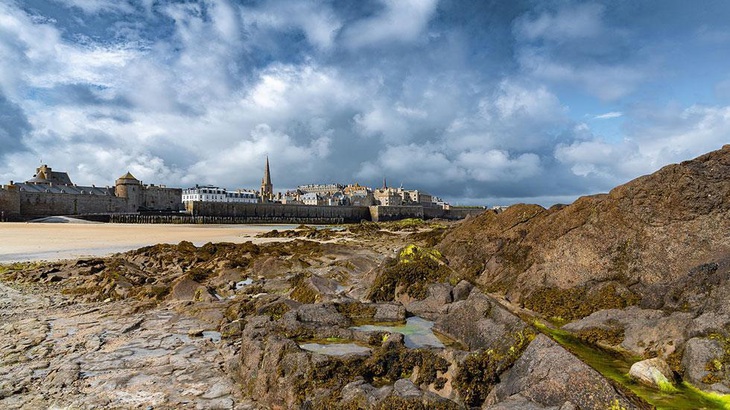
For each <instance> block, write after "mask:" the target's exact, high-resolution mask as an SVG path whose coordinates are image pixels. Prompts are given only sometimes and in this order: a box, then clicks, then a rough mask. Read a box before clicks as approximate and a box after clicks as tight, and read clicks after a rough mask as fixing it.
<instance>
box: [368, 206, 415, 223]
mask: <svg viewBox="0 0 730 410" xmlns="http://www.w3.org/2000/svg"><path fill="white" fill-rule="evenodd" d="M423 210H424V208H423V207H422V206H407V205H406V206H380V205H376V206H371V207H370V220H371V221H373V222H385V221H396V220H399V219H406V218H418V219H423Z"/></svg>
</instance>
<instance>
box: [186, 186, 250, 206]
mask: <svg viewBox="0 0 730 410" xmlns="http://www.w3.org/2000/svg"><path fill="white" fill-rule="evenodd" d="M195 201H200V202H242V203H248V204H255V203H257V202H259V197H258V195H256V192H255V191H250V190H244V189H239V190H236V191H232V192H229V191H228V190H227V189H225V188H220V187H217V186H213V185H206V186H198V185H196V186H195V187H192V188H186V189H183V191H182V202H183V203H184V204H187V203H189V202H195Z"/></svg>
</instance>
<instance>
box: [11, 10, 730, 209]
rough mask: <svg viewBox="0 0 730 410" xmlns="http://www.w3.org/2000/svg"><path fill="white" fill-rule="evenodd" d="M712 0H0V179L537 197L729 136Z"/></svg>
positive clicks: (567, 196) (721, 42)
mask: <svg viewBox="0 0 730 410" xmlns="http://www.w3.org/2000/svg"><path fill="white" fill-rule="evenodd" d="M727 21H730V3H728V2H726V1H709V0H708V1H702V2H700V3H696V2H695V3H692V2H686V1H624V0H616V1H610V2H608V1H607V2H572V1H519V0H515V1H496V0H495V1H463V0H370V1H368V0H357V1H306V0H276V1H267V0H258V1H238V0H236V1H234V0H206V1H166V0H9V1H4V2H2V4H0V62H2V64H0V180H2V181H3V182H6V181H9V180H16V181H17V180H26V179H29V178H30V177H31V176H32V174H33V172H34V170H35V168H36V167H37V166H38V164H39V163H40V162H41V161H42V162H43V163H47V164H49V165H50V166H51V167H53V168H54V169H56V170H66V171H68V172H69V173H70V174H71V177H72V179H73V180H74V182H76V183H78V184H96V185H107V184H108V185H111V184H113V181H114V179H115V178H117V177H118V176H120V175H122V174H123V173H125V172H126V171H127V170H129V171H131V172H132V173H133V174H134V175H135V176H137V177H138V178H139V179H141V180H143V181H144V182H145V183H155V184H167V185H171V186H182V187H185V186H191V185H194V184H215V185H219V186H224V187H228V188H256V187H258V184H259V183H260V178H261V174H262V168H263V164H264V160H265V156H266V155H267V154H268V155H269V157H270V159H271V165H272V177H273V182H274V186H275V189H277V190H280V189H286V188H292V187H295V186H297V185H299V184H306V183H316V182H322V183H330V182H340V183H349V182H359V183H361V184H370V185H378V184H380V181H382V179H383V177H387V179H388V182H389V183H391V184H394V185H400V184H403V185H404V186H406V187H412V188H419V189H422V190H427V191H429V192H431V193H434V194H436V195H439V196H441V197H443V198H444V199H446V200H448V201H450V202H452V203H461V204H485V205H495V204H510V203H515V202H533V203H540V204H543V205H550V204H552V203H556V202H570V201H572V200H574V199H575V198H576V197H578V196H580V195H585V194H592V193H597V192H605V191H608V190H610V189H611V188H612V187H613V186H615V185H617V184H620V183H624V182H626V181H628V180H630V179H632V178H634V177H637V176H639V175H643V174H647V173H650V172H653V171H655V170H657V169H659V168H660V167H662V166H664V165H666V164H669V163H673V162H679V161H683V160H686V159H690V158H693V157H695V156H697V155H700V154H702V153H704V152H708V151H711V150H715V149H718V148H720V147H721V146H722V145H723V144H726V143H728V142H730V137H729V134H728V130H730V69H729V68H730V64H729V62H730V25H728V24H727Z"/></svg>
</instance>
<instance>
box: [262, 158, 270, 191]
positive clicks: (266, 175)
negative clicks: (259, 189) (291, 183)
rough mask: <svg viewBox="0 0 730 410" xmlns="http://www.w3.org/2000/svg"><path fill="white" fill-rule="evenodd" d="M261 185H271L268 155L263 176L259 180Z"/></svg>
mask: <svg viewBox="0 0 730 410" xmlns="http://www.w3.org/2000/svg"><path fill="white" fill-rule="evenodd" d="M261 184H262V185H271V171H270V170H269V156H268V155H267V156H266V169H265V170H264V178H263V179H262V180H261Z"/></svg>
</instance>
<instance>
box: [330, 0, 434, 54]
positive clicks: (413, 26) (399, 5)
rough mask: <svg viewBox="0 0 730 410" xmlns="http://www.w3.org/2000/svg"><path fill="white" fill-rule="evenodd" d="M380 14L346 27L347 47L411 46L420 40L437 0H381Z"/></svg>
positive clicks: (345, 39)
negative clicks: (391, 44)
mask: <svg viewBox="0 0 730 410" xmlns="http://www.w3.org/2000/svg"><path fill="white" fill-rule="evenodd" d="M381 2H382V4H383V10H382V12H381V13H380V14H378V15H376V16H374V17H371V18H367V19H364V20H360V21H357V22H355V23H353V24H352V25H351V26H348V27H346V28H345V31H344V33H343V36H344V41H345V44H347V45H348V46H349V47H351V48H361V47H367V46H375V45H382V44H388V43H409V42H413V41H415V40H417V39H418V38H420V37H421V36H422V35H423V33H424V31H425V29H426V27H427V25H428V22H429V20H431V17H433V13H434V12H435V11H436V6H437V4H438V0H381Z"/></svg>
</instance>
